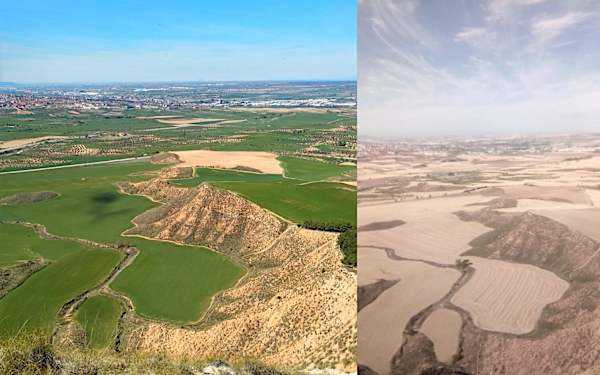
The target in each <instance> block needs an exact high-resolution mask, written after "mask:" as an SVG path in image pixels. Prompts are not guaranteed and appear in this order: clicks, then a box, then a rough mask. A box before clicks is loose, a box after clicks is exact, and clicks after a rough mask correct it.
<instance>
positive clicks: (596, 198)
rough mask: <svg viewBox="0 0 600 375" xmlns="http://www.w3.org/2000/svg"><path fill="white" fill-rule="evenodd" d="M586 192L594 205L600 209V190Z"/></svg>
mask: <svg viewBox="0 0 600 375" xmlns="http://www.w3.org/2000/svg"><path fill="white" fill-rule="evenodd" d="M585 192H586V193H587V195H588V196H589V197H590V200H591V201H592V205H594V206H595V207H600V190H596V189H587V190H586V191H585Z"/></svg>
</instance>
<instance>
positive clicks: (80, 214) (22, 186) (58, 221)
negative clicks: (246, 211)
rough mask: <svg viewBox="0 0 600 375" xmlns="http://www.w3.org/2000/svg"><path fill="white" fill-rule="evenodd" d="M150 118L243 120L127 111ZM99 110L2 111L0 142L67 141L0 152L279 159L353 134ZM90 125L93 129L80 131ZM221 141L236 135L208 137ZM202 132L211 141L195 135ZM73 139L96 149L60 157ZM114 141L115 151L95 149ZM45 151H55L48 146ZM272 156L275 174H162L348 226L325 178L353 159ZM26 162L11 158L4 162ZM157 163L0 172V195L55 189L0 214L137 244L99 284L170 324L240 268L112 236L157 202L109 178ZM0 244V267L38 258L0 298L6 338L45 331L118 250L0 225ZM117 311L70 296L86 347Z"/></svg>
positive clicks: (293, 117) (309, 119) (295, 216)
mask: <svg viewBox="0 0 600 375" xmlns="http://www.w3.org/2000/svg"><path fill="white" fill-rule="evenodd" d="M157 114H160V115H166V114H176V115H181V116H184V117H203V118H227V119H244V120H245V121H244V122H241V123H232V124H224V125H222V126H219V125H218V126H202V125H199V126H193V127H188V128H179V129H177V128H173V129H166V130H152V131H141V130H144V129H156V128H163V127H167V126H168V125H167V124H162V123H159V122H157V121H155V120H150V119H144V120H140V119H136V118H135V116H140V115H145V116H148V115H157ZM110 116H112V115H107V114H102V113H93V112H87V113H81V114H79V115H77V114H68V113H67V111H66V110H56V109H36V110H34V114H32V115H19V116H16V115H15V116H5V117H3V118H1V119H0V141H2V140H8V139H18V138H28V137H36V136H41V135H63V136H69V137H71V136H72V137H73V138H69V139H68V140H65V141H63V143H62V144H61V145H57V144H52V145H38V146H36V147H33V148H30V149H27V150H24V151H23V153H22V154H14V155H9V156H7V159H6V160H9V159H10V160H11V163H14V160H19V159H27V158H32V159H36V158H37V157H40V155H41V156H43V163H44V164H45V165H51V164H55V163H62V164H74V163H82V162H89V161H96V160H106V159H112V158H123V157H126V156H134V155H137V156H140V155H147V154H154V153H156V152H158V151H169V150H186V149H200V148H205V149H212V150H241V151H271V152H276V153H279V154H281V155H290V154H293V153H295V152H300V151H302V150H304V149H305V148H307V147H309V146H311V145H314V144H320V143H323V142H327V143H330V144H334V145H336V146H335V148H336V150H340V154H339V155H338V156H337V157H339V159H338V160H344V159H345V158H346V157H347V156H348V155H350V154H351V151H352V148H351V147H346V146H344V145H345V142H346V141H347V140H348V139H351V138H352V136H353V134H352V132H351V131H349V130H346V131H343V132H338V131H336V132H328V131H323V129H328V128H333V127H337V126H339V123H340V122H344V123H350V122H351V119H349V118H347V117H343V116H341V115H339V114H336V113H302V112H298V113H285V114H282V113H251V112H231V111H187V112H172V113H171V112H161V113H156V112H154V111H145V110H127V111H124V112H123V114H122V116H120V117H110ZM205 125H206V124H205ZM95 132H99V134H96V135H95V136H92V137H82V136H83V135H88V134H91V133H95ZM115 132H125V133H128V134H129V135H131V137H130V136H120V135H119V136H117V135H115V134H114V133H115ZM228 137H233V138H236V139H239V141H236V142H233V141H232V142H227V141H223V142H221V141H220V140H221V139H227V138H228ZM207 139H213V140H217V141H216V142H205V140H207ZM75 144H77V145H80V144H81V145H84V146H85V147H88V148H92V149H96V150H100V151H101V152H100V153H99V154H83V155H77V154H69V152H68V150H70V147H72V146H73V145H75ZM59 148H60V150H58V149H59ZM115 149H118V150H122V152H121V153H120V154H114V153H108V152H107V153H103V151H106V150H115ZM49 150H50V151H52V152H48V151H49ZM57 150H58V151H60V152H54V151H57ZM44 155H46V156H44ZM317 156H318V157H319V158H320V157H321V156H320V155H317ZM329 156H330V155H323V159H326V160H334V158H333V157H331V158H330V157H329ZM279 160H280V161H281V163H282V166H283V167H284V169H285V176H281V175H272V174H271V175H269V174H257V173H249V172H243V171H232V170H218V169H210V168H198V169H197V170H196V172H197V174H196V176H195V177H193V178H190V179H181V180H172V181H171V183H173V184H175V185H178V186H184V187H193V186H196V185H198V184H201V183H203V182H208V183H211V184H213V185H214V186H216V187H218V188H222V189H227V190H230V191H233V192H236V193H238V194H240V195H242V196H244V197H246V198H247V199H249V200H251V201H253V202H255V203H257V204H258V205H260V206H262V207H264V208H266V209H269V210H271V211H273V212H274V213H276V214H278V215H280V216H282V217H284V218H286V219H289V220H291V221H294V222H297V223H302V222H304V221H307V220H310V221H317V222H327V223H352V224H355V223H356V213H355V207H356V189H355V188H354V187H352V186H349V185H344V184H341V183H337V182H333V181H334V180H351V179H353V178H354V177H355V174H356V168H355V167H354V166H342V165H339V164H337V163H335V162H323V161H319V160H316V159H305V158H297V157H292V156H281V157H280V158H279ZM29 167H30V166H28V165H27V164H22V165H15V164H11V165H8V166H7V167H5V168H6V169H9V168H10V169H21V168H29ZM163 167H164V165H153V164H150V163H148V162H146V161H141V160H138V161H132V162H122V163H114V164H110V165H108V164H107V165H96V166H87V167H73V168H64V169H54V170H47V171H38V172H28V173H20V174H4V175H1V176H0V198H2V197H6V196H10V195H13V194H15V193H20V192H39V191H53V192H56V193H58V194H59V196H58V197H56V198H53V199H50V200H46V201H40V202H36V203H27V204H25V203H22V204H15V205H10V206H9V205H0V221H24V222H30V223H39V224H42V225H44V226H45V227H46V228H47V229H48V232H50V233H51V234H54V235H59V236H63V237H68V238H73V239H76V238H79V239H86V240H91V241H95V242H98V243H101V244H108V245H113V246H114V245H116V244H119V243H128V244H130V245H132V246H135V247H137V248H138V249H139V251H140V252H139V254H138V256H137V258H136V259H135V260H134V261H133V263H132V264H131V265H130V266H128V267H127V268H125V269H124V270H123V271H122V272H121V273H120V274H119V275H118V276H117V277H116V279H115V280H114V281H113V283H112V285H111V287H112V288H113V289H114V290H116V291H118V292H120V293H123V294H124V295H127V296H129V297H130V298H131V300H132V301H133V303H134V306H135V308H136V311H137V312H138V313H139V314H140V315H142V316H145V317H148V318H152V319H161V320H167V321H170V322H174V323H178V324H183V323H189V322H194V321H197V320H198V319H199V318H200V317H201V316H202V314H203V313H204V311H205V310H206V308H207V307H208V305H209V304H210V301H211V298H212V296H214V295H215V294H216V293H219V292H220V291H222V290H224V289H226V288H229V287H232V286H233V285H235V284H236V282H237V281H238V280H239V279H240V278H241V277H242V276H243V274H244V272H245V270H244V269H243V267H242V266H240V265H238V264H237V263H235V262H233V261H232V260H231V259H229V258H228V257H226V256H224V255H221V254H218V253H215V252H213V251H211V250H208V249H206V248H202V247H193V246H180V245H176V244H174V243H169V242H161V241H154V240H148V239H143V238H139V237H128V236H123V235H122V233H123V232H124V231H125V230H127V229H129V228H131V226H132V223H131V220H132V219H133V218H134V217H136V216H137V215H139V214H141V213H143V212H145V211H147V210H149V209H151V208H153V207H156V206H157V205H158V203H155V202H152V201H150V200H149V199H147V198H145V197H141V196H130V195H126V194H121V193H119V192H118V190H117V186H116V184H117V183H118V182H122V181H141V180H144V179H148V178H151V176H150V175H148V173H149V172H153V171H156V170H158V169H159V168H163ZM319 181H321V182H319ZM323 181H327V182H323ZM0 241H1V245H0V266H12V265H14V264H17V263H19V262H23V261H27V260H37V259H44V260H46V261H47V262H49V263H48V265H47V266H45V267H44V268H43V269H41V270H40V271H38V272H36V273H35V274H33V275H32V276H30V277H29V278H28V279H27V280H26V281H25V282H24V283H23V284H22V285H20V286H19V287H17V288H16V289H14V290H12V291H11V292H10V293H8V294H7V295H6V296H5V297H4V298H2V299H0V332H2V333H1V334H0V336H1V335H10V334H12V333H14V332H16V331H18V330H19V329H20V327H21V326H23V327H25V329H30V328H31V329H41V330H42V331H44V332H50V331H51V330H52V328H53V327H54V322H55V318H56V314H57V312H58V310H59V309H60V307H61V306H62V305H63V304H64V303H65V302H67V301H68V300H70V299H71V298H74V297H75V296H77V295H78V294H80V293H81V292H83V291H84V290H87V289H89V288H92V287H94V286H95V285H97V284H99V283H100V282H101V281H103V280H104V279H105V278H106V276H107V275H108V274H109V273H110V270H111V269H112V268H113V267H114V266H115V265H116V264H117V263H118V262H119V260H120V259H121V256H122V255H121V254H120V253H119V252H117V251H111V250H104V249H98V248H93V249H91V248H87V247H85V246H82V245H80V244H79V243H78V242H76V241H71V240H42V239H40V238H39V237H38V236H37V235H36V234H35V233H34V232H33V231H32V230H31V229H29V228H26V227H24V226H21V225H12V224H0ZM119 311H120V306H119V305H118V303H117V301H114V300H111V299H109V298H106V297H93V298H91V299H89V300H87V301H85V302H84V303H83V304H82V306H81V309H80V310H79V311H78V313H77V315H76V319H77V321H78V322H79V324H81V326H82V327H83V329H84V330H85V332H86V334H87V337H88V341H89V344H90V345H91V346H92V347H106V346H107V345H109V344H110V342H111V340H112V337H113V335H114V327H115V325H116V322H117V319H118V313H119Z"/></svg>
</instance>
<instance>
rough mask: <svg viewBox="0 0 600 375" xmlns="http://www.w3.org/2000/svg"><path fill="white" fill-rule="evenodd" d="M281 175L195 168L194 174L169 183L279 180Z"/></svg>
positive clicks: (194, 183) (198, 183) (180, 184)
mask: <svg viewBox="0 0 600 375" xmlns="http://www.w3.org/2000/svg"><path fill="white" fill-rule="evenodd" d="M281 180H283V177H282V176H281V175H279V174H264V173H251V172H240V171H234V170H226V169H212V168H196V176H195V177H192V178H183V179H179V180H171V183H173V184H175V185H177V186H183V187H193V186H198V185H200V184H201V183H203V182H216V181H220V182H233V181H251V182H252V181H254V182H273V181H281Z"/></svg>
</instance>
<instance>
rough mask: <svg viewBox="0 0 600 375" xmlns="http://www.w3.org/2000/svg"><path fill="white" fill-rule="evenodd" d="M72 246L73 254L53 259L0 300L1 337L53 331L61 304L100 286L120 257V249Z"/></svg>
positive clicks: (71, 252)
mask: <svg viewBox="0 0 600 375" xmlns="http://www.w3.org/2000/svg"><path fill="white" fill-rule="evenodd" d="M69 245H70V246H72V249H71V250H70V251H67V252H66V253H68V252H70V254H67V255H64V256H62V257H60V258H58V259H56V260H54V261H52V262H50V264H49V265H47V266H46V267H45V268H43V269H42V270H40V271H38V272H36V273H34V274H33V275H32V276H30V277H29V278H28V279H27V280H26V281H25V282H24V283H23V284H22V285H21V286H19V287H18V288H16V289H14V290H12V291H11V292H10V293H8V294H7V295H6V296H4V298H2V299H0V336H3V337H6V336H12V335H14V334H15V333H17V332H19V331H24V330H36V331H42V332H46V333H50V332H51V331H52V328H53V326H54V318H55V316H56V314H57V313H58V311H59V309H60V308H61V307H62V305H64V304H65V303H66V302H67V301H69V300H70V299H72V298H74V297H76V296H77V295H79V294H81V293H82V292H84V291H85V290H87V289H89V288H92V287H94V286H96V285H98V284H99V283H100V282H101V281H102V280H103V279H104V278H105V277H106V276H107V275H108V274H109V273H110V271H111V270H112V269H113V268H114V267H115V266H116V265H117V263H118V262H119V260H120V259H121V254H120V253H118V252H117V251H113V250H106V249H95V250H92V249H86V248H82V246H81V245H79V244H76V243H73V244H65V246H69Z"/></svg>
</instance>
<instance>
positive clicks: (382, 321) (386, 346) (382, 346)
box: [358, 248, 460, 375]
mask: <svg viewBox="0 0 600 375" xmlns="http://www.w3.org/2000/svg"><path fill="white" fill-rule="evenodd" d="M360 251H361V253H363V254H365V255H366V254H369V252H373V251H374V252H378V253H380V254H385V253H383V252H382V251H379V250H371V249H368V250H365V249H362V248H361V249H360ZM377 257H380V255H379V256H377ZM367 258H368V256H367ZM362 259H365V256H362V255H361V258H360V259H359V262H361V260H362ZM380 263H381V265H380V266H379V267H376V268H375V269H374V270H369V271H368V272H369V275H368V276H367V277H366V279H370V280H373V279H374V278H380V276H384V275H394V277H399V278H400V282H398V283H397V284H396V285H394V286H393V287H391V288H389V289H388V290H386V291H385V292H383V293H382V294H381V295H380V296H379V297H378V298H377V299H376V300H375V301H374V302H373V303H371V304H369V305H368V306H366V307H364V308H363V309H362V310H361V311H360V313H359V314H358V330H359V332H360V334H359V340H358V357H359V362H360V363H361V364H364V365H367V366H369V367H370V368H372V369H373V370H375V371H377V372H378V373H379V374H382V375H384V374H389V373H390V372H391V369H390V365H389V363H390V362H391V360H392V357H393V356H394V354H395V353H396V352H397V351H398V349H400V347H401V345H402V339H403V334H402V332H403V330H404V326H405V325H406V324H407V323H408V320H409V319H410V318H411V317H412V316H413V315H415V314H417V313H418V312H419V311H421V310H422V309H424V308H425V307H427V306H428V305H430V304H432V303H434V302H435V301H437V300H439V299H440V298H442V297H443V296H444V295H445V294H446V293H448V291H449V290H450V288H451V286H452V284H453V283H454V282H456V280H457V279H458V277H459V276H460V273H459V272H458V271H456V270H453V269H449V268H445V269H438V268H437V267H433V266H430V265H428V264H425V263H422V262H410V261H395V260H390V259H388V260H387V261H386V260H380ZM359 264H361V266H360V267H361V269H360V271H359V273H360V276H359V280H360V281H359V285H360V284H362V283H363V282H364V280H365V277H363V272H364V271H363V263H362V262H361V263H359ZM423 280H427V282H423ZM396 306H402V309H396V308H395V307H396Z"/></svg>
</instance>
